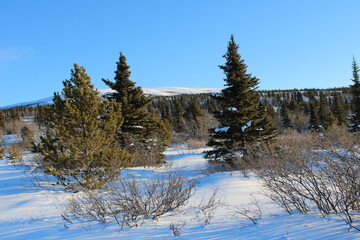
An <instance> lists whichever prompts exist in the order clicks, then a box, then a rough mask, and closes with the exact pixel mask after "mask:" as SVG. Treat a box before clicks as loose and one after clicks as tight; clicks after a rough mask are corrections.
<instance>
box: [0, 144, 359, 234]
mask: <svg viewBox="0 0 360 240" xmlns="http://www.w3.org/2000/svg"><path fill="white" fill-rule="evenodd" d="M203 150H205V149H196V150H190V149H187V148H186V147H184V146H180V147H173V148H170V149H168V150H167V151H166V156H167V159H166V160H167V161H168V162H169V163H168V164H165V165H163V166H161V167H157V168H140V167H137V168H131V169H129V170H126V171H124V172H123V173H122V176H126V175H128V174H129V175H134V176H138V177H139V178H142V179H147V178H149V179H151V178H152V177H153V176H154V175H156V174H158V173H165V172H167V171H177V170H181V171H182V172H183V174H184V175H185V176H187V177H189V178H193V179H196V180H197V182H198V184H197V191H196V192H195V194H194V195H193V196H192V197H191V198H190V200H189V202H188V204H187V206H186V207H185V208H188V209H189V211H187V212H183V213H182V214H178V215H175V216H169V215H168V216H166V215H165V216H164V217H162V218H159V219H158V220H151V219H150V220H146V221H145V223H144V224H143V225H142V226H140V227H138V228H136V227H134V228H131V229H129V228H124V229H123V230H122V231H120V229H119V227H118V225H116V224H115V223H110V224H108V225H104V224H98V223H84V224H83V225H81V224H78V223H74V224H70V223H68V222H65V221H64V220H63V219H62V217H61V213H62V211H63V208H64V204H65V203H66V200H67V199H69V198H70V197H71V195H73V194H75V193H69V192H64V191H62V190H60V189H58V188H56V187H55V186H49V187H47V188H39V187H34V186H33V185H32V184H31V183H30V182H29V178H28V177H26V176H25V174H24V171H25V172H26V171H27V169H26V167H24V166H21V165H13V164H11V163H8V162H6V161H5V160H0V239H7V240H9V239H27V240H31V239H36V240H39V239H79V240H80V239H81V240H83V239H324V240H325V239H326V240H328V239H344V240H345V239H360V232H358V231H356V230H350V231H349V229H348V226H347V225H346V224H345V223H344V222H343V221H342V220H340V219H338V218H337V217H333V218H322V217H321V216H320V214H309V215H301V214H294V215H291V216H290V215H288V214H287V213H286V212H284V211H283V210H282V209H280V208H279V207H278V206H277V205H275V204H274V203H272V202H271V201H270V200H269V199H268V198H267V197H265V196H264V195H263V194H262V189H261V182H260V181H259V180H258V178H257V177H256V176H251V175H250V177H248V178H245V177H243V176H242V175H241V174H240V173H239V172H218V171H216V169H215V168H213V167H211V166H209V165H208V163H207V161H206V160H205V159H204V158H203V156H202V152H203ZM28 157H31V155H28ZM214 188H218V189H219V190H218V197H219V198H221V201H222V202H223V204H222V206H220V207H219V208H217V209H216V210H215V211H214V217H213V218H212V219H211V221H210V224H208V225H205V223H204V218H203V215H202V214H201V212H200V211H199V210H198V209H197V208H196V206H198V204H199V203H200V202H201V199H202V198H204V197H205V198H207V197H209V196H210V195H211V193H212V192H213V189H214ZM76 194H78V193H76ZM254 201H257V202H258V203H259V206H260V210H261V212H262V216H261V217H260V218H259V219H258V220H257V223H256V224H253V223H252V221H251V220H249V219H245V218H244V217H243V216H242V215H240V214H238V213H236V211H238V210H239V209H240V210H241V209H244V208H245V209H249V210H251V209H253V210H254V205H253V204H251V203H252V202H254ZM255 210H256V208H255ZM171 223H174V224H180V225H184V226H183V228H182V229H181V230H180V236H178V237H174V235H173V232H172V230H170V229H169V225H170V224H171Z"/></svg>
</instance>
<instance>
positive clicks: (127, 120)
mask: <svg viewBox="0 0 360 240" xmlns="http://www.w3.org/2000/svg"><path fill="white" fill-rule="evenodd" d="M116 65H117V69H116V71H115V77H114V80H115V81H114V82H112V81H110V80H106V79H103V81H104V83H105V84H106V85H108V86H109V87H110V88H111V89H112V90H114V92H113V93H111V94H110V95H109V98H110V99H113V100H115V101H116V102H118V103H120V104H121V106H122V108H121V113H122V117H123V118H124V123H123V125H122V126H121V128H120V129H118V132H117V138H118V140H119V142H120V144H121V146H122V147H125V148H126V149H128V151H129V152H130V153H133V154H135V151H136V148H135V147H139V146H138V145H141V146H140V147H142V148H144V149H149V150H151V149H150V148H152V147H155V148H156V149H161V150H162V151H163V150H164V149H165V146H166V145H167V144H168V141H163V140H164V139H165V138H164V136H163V135H167V134H168V133H167V129H166V127H165V125H164V124H163V123H162V121H161V119H160V118H156V117H154V116H153V115H152V114H151V113H150V112H149V111H148V110H147V108H148V107H149V105H150V104H151V102H152V100H151V99H150V98H148V97H146V96H145V94H144V92H143V90H142V89H141V87H136V86H135V84H136V83H135V82H133V81H131V80H130V75H131V72H130V70H129V68H130V66H128V65H127V63H126V57H125V56H124V55H123V54H122V53H120V57H119V61H118V62H116ZM159 126H162V127H159ZM150 129H151V130H152V132H151V134H149V130H150ZM150 143H151V144H150ZM154 144H155V145H154ZM141 157H146V154H145V155H144V156H141ZM162 157H163V154H162V152H159V153H158V158H159V159H158V160H160V159H161V158H162Z"/></svg>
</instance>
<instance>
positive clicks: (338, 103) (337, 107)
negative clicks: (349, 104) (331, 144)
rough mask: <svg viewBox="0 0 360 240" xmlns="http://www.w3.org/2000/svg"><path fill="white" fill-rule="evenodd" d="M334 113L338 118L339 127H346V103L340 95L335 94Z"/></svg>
mask: <svg viewBox="0 0 360 240" xmlns="http://www.w3.org/2000/svg"><path fill="white" fill-rule="evenodd" d="M333 113H334V116H335V117H336V121H337V125H338V126H346V111H345V103H344V101H343V99H342V98H341V96H340V94H339V93H337V92H335V93H334V106H333Z"/></svg>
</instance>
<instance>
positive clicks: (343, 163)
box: [261, 128, 360, 230]
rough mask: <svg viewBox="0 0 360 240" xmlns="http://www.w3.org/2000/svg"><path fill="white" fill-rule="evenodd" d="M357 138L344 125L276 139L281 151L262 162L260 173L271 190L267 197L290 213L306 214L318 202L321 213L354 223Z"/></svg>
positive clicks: (359, 172)
mask: <svg viewBox="0 0 360 240" xmlns="http://www.w3.org/2000/svg"><path fill="white" fill-rule="evenodd" d="M359 140H360V138H359V135H355V134H352V133H349V132H347V131H346V130H345V129H341V128H335V129H332V130H329V131H328V132H326V133H325V135H324V136H323V137H320V136H318V135H315V134H303V135H298V134H294V133H290V134H289V133H288V134H285V135H283V136H282V137H281V138H280V139H279V142H278V145H279V148H280V150H279V151H273V152H272V154H268V155H266V157H264V159H263V161H262V166H263V168H262V170H261V178H262V180H263V181H264V186H266V187H267V189H268V190H270V193H268V196H269V197H270V198H271V199H272V200H274V202H276V203H277V204H278V205H280V206H281V207H283V208H284V209H285V210H286V211H287V212H288V213H289V214H292V213H293V211H294V210H297V211H299V212H301V213H307V212H308V211H310V210H311V209H312V207H315V208H316V209H317V210H318V211H319V212H320V213H321V214H322V215H324V216H326V215H330V214H336V215H338V216H340V217H341V218H342V219H343V220H344V221H345V222H346V223H347V224H348V225H349V226H351V227H353V228H356V227H355V226H354V223H355V222H356V221H358V220H359V211H360V200H359V197H360V159H359V142H360V141H359ZM357 229H358V228H357ZM358 230H359V229H358Z"/></svg>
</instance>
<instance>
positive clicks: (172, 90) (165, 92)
mask: <svg viewBox="0 0 360 240" xmlns="http://www.w3.org/2000/svg"><path fill="white" fill-rule="evenodd" d="M98 91H99V92H100V95H104V94H107V93H111V92H113V90H112V89H110V88H107V89H98ZM143 91H144V93H145V94H146V95H148V96H175V95H181V94H200V93H216V92H220V91H221V89H220V88H184V87H160V88H143ZM52 99H53V97H47V98H43V99H39V100H35V101H30V102H23V103H16V104H12V105H7V106H2V107H1V108H9V107H16V106H36V105H47V104H51V103H52Z"/></svg>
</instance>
